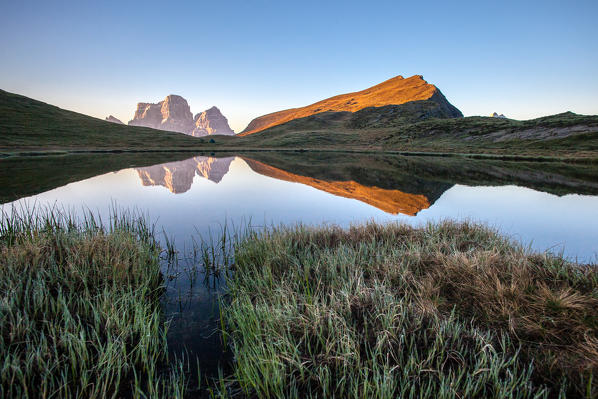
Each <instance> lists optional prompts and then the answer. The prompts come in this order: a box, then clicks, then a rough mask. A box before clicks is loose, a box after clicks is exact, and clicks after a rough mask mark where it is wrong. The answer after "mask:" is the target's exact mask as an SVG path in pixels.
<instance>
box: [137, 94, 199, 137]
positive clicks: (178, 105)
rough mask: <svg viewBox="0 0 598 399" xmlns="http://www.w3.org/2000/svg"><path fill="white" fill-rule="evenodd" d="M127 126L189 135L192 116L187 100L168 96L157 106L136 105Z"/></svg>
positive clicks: (192, 124) (192, 125) (192, 127)
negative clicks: (133, 114)
mask: <svg viewBox="0 0 598 399" xmlns="http://www.w3.org/2000/svg"><path fill="white" fill-rule="evenodd" d="M129 125H132V126H145V127H151V128H154V129H160V130H168V131H171V132H180V133H185V134H191V132H192V131H193V129H194V123H193V114H191V109H190V108H189V104H187V100H185V99H184V98H183V97H181V96H176V95H170V96H168V97H166V98H165V99H164V100H163V101H160V102H159V103H157V104H152V103H139V104H137V110H136V111H135V116H134V117H133V119H132V120H131V121H129Z"/></svg>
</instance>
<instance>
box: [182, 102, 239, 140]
mask: <svg viewBox="0 0 598 399" xmlns="http://www.w3.org/2000/svg"><path fill="white" fill-rule="evenodd" d="M194 122H195V129H193V133H192V134H191V135H192V136H197V137H200V136H209V135H212V134H223V135H227V136H232V135H234V134H235V132H233V130H232V129H231V128H230V126H229V125H228V120H227V119H226V117H225V116H224V115H222V113H221V112H220V110H219V109H218V108H217V107H212V108H210V109H207V110H205V111H204V112H201V113H199V114H197V115H195V118H194Z"/></svg>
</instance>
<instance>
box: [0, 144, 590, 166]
mask: <svg viewBox="0 0 598 399" xmlns="http://www.w3.org/2000/svg"><path fill="white" fill-rule="evenodd" d="M255 152H275V153H284V152H289V153H308V152H309V153H347V154H371V155H400V156H408V157H409V156H421V157H454V158H470V159H489V160H504V161H527V162H565V163H579V164H592V163H598V157H595V156H589V157H585V156H583V157H571V156H548V155H517V154H497V153H460V152H435V151H399V150H374V149H372V150H368V149H307V148H243V147H230V148H222V147H216V148H172V149H85V150H74V149H64V150H23V151H20V150H16V151H10V152H8V151H6V150H0V161H1V160H3V159H16V158H34V157H41V156H64V155H85V154H138V153H191V154H197V155H202V156H215V155H206V154H216V153H225V154H243V153H255Z"/></svg>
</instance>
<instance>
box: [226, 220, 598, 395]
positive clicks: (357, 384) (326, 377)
mask: <svg viewBox="0 0 598 399" xmlns="http://www.w3.org/2000/svg"><path fill="white" fill-rule="evenodd" d="M235 270H236V272H235V273H234V276H233V277H232V278H231V279H230V280H229V281H228V287H229V290H230V303H229V304H228V305H227V307H226V309H225V310H224V312H223V316H224V321H225V324H226V326H227V327H226V330H227V336H228V340H229V341H228V342H229V344H230V346H231V347H232V350H233V352H234V355H235V359H236V363H235V371H234V375H233V376H232V377H231V382H230V385H231V386H234V387H235V388H236V389H237V391H238V392H239V394H240V395H241V396H243V395H246V396H249V397H272V398H274V397H276V398H306V397H338V398H340V397H343V398H345V397H353V398H364V397H368V398H369V397H371V398H374V397H375V398H395V397H401V398H415V397H417V398H487V397H494V398H503V397H509V398H546V397H565V396H567V397H586V398H594V397H596V396H597V395H598V384H596V381H595V378H594V375H595V374H596V372H597V371H598V270H597V268H596V267H595V266H589V265H586V266H584V265H573V264H569V263H568V262H566V261H565V260H563V259H561V258H559V257H552V256H545V255H540V254H532V253H528V252H527V251H526V250H524V249H523V248H521V247H519V246H518V245H515V244H513V243H511V242H510V241H508V240H507V239H505V238H503V237H501V236H499V235H497V234H496V233H495V232H493V231H490V230H489V229H488V228H485V227H481V226H477V225H472V224H468V223H465V224H453V223H449V222H446V223H443V224H439V225H430V226H427V227H424V228H419V229H416V228H412V227H408V226H403V225H387V226H380V225H376V224H368V225H364V226H360V227H353V228H351V229H348V230H341V229H338V228H317V229H312V228H303V227H300V228H296V229H289V230H285V229H278V230H274V231H268V232H265V233H261V234H254V235H251V236H249V237H248V238H247V239H245V240H244V241H243V242H241V243H240V244H238V245H237V248H236V254H235ZM231 392H235V390H234V389H233V390H232V391H231Z"/></svg>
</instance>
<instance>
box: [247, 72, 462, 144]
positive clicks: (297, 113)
mask: <svg viewBox="0 0 598 399" xmlns="http://www.w3.org/2000/svg"><path fill="white" fill-rule="evenodd" d="M419 102H423V103H422V104H421V105H422V107H423V108H425V112H424V113H421V112H419V109H418V107H417V104H419ZM406 103H413V104H415V105H412V106H411V107H410V110H412V111H417V112H419V113H420V114H422V115H424V116H426V115H427V117H435V118H460V117H463V114H462V113H461V111H459V110H458V109H457V108H455V107H454V106H453V105H451V104H450V103H449V102H448V101H447V99H446V98H445V97H444V95H443V94H442V93H441V92H440V90H438V88H437V87H436V86H434V85H431V84H429V83H428V82H426V81H425V80H424V79H423V77H422V76H421V75H415V76H411V77H410V78H407V79H405V78H403V77H402V76H397V77H394V78H392V79H389V80H387V81H385V82H383V83H380V84H378V85H376V86H373V87H370V88H368V89H365V90H362V91H358V92H355V93H348V94H341V95H338V96H335V97H331V98H328V99H326V100H322V101H319V102H317V103H315V104H311V105H308V106H306V107H302V108H292V109H288V110H284V111H279V112H274V113H271V114H267V115H264V116H260V117H259V118H256V119H254V120H252V121H251V122H250V123H249V125H248V126H247V128H246V129H245V130H244V131H243V132H241V133H240V135H241V136H246V135H249V134H252V133H256V132H259V131H262V130H265V129H268V128H270V127H273V126H277V125H281V124H283V123H286V122H289V121H292V120H295V119H299V118H305V117H308V116H311V115H316V114H319V113H324V112H351V113H354V112H357V111H360V110H362V109H365V108H369V107H384V106H388V105H401V104H406ZM420 116H421V115H420Z"/></svg>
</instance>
